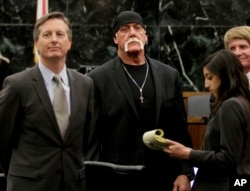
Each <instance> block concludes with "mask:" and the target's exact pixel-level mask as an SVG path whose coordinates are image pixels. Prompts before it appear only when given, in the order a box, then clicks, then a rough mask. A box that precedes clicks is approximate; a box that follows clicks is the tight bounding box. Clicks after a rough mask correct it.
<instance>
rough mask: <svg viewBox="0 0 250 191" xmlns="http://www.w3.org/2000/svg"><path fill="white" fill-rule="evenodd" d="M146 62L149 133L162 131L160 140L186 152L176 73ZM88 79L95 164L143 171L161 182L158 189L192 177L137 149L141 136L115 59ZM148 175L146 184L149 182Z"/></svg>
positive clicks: (165, 157) (142, 148)
mask: <svg viewBox="0 0 250 191" xmlns="http://www.w3.org/2000/svg"><path fill="white" fill-rule="evenodd" d="M147 61H148V63H149V65H150V69H151V72H152V78H153V82H154V85H155V98H156V99H155V103H156V104H155V108H154V112H155V116H156V119H155V121H154V122H153V124H154V125H153V126H152V127H151V129H157V128H160V129H163V130H164V132H165V137H166V138H170V139H173V140H176V141H179V142H181V143H183V144H185V145H188V146H191V145H192V143H191V138H190V135H189V133H188V129H187V121H186V111H185V107H184V102H183V99H182V91H181V86H180V81H179V75H178V72H177V70H175V69H174V68H172V67H170V66H168V65H166V64H163V63H161V62H159V61H157V60H154V59H151V58H147ZM88 75H89V76H90V77H91V78H92V79H93V81H94V86H95V91H94V92H95V122H96V127H97V129H98V130H99V136H100V145H101V147H100V148H101V159H100V160H101V161H104V162H111V163H115V164H121V165H145V166H146V167H147V168H149V169H151V170H152V171H154V172H155V173H156V172H157V174H161V175H162V176H161V175H160V176H161V177H165V178H164V180H163V181H164V183H163V184H167V183H166V181H167V179H168V180H170V183H169V184H171V186H172V183H173V182H172V180H173V179H175V178H176V176H177V175H178V174H182V173H186V172H188V171H192V169H191V168H190V166H189V165H186V164H184V163H181V162H180V161H179V160H175V159H172V158H170V157H169V156H168V155H167V154H166V153H163V152H162V151H152V150H150V149H148V148H146V147H145V145H144V144H143V141H142V135H143V133H144V132H145V130H144V131H143V127H142V123H141V122H140V120H141V119H140V118H139V115H138V112H137V109H136V106H135V103H134V99H133V96H132V93H131V90H130V86H129V84H128V81H127V77H126V73H125V72H124V69H123V67H122V63H121V62H120V59H119V58H118V57H115V58H114V59H111V60H110V61H108V62H106V63H104V64H103V65H101V66H99V67H98V68H96V69H94V70H93V71H91V72H90V73H89V74H88ZM152 91H153V88H152ZM148 130H149V129H148ZM154 172H152V175H151V178H154ZM159 182H161V180H160V179H159Z"/></svg>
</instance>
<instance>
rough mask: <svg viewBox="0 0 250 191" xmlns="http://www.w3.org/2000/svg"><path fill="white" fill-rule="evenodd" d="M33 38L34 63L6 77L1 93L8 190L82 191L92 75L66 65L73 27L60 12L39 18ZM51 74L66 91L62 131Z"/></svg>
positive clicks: (0, 132)
mask: <svg viewBox="0 0 250 191" xmlns="http://www.w3.org/2000/svg"><path fill="white" fill-rule="evenodd" d="M33 38H34V43H35V46H36V48H37V50H38V52H39V54H40V61H39V63H38V64H37V65H35V66H34V67H32V68H30V69H27V70H25V71H22V72H19V73H16V74H14V75H12V76H9V77H7V78H6V79H5V81H4V84H3V90H2V92H1V94H0V137H1V138H0V156H1V157H0V164H1V168H2V169H3V170H4V173H5V175H6V177H7V191H27V190H28V191H38V190H39V191H40V190H44V191H79V190H81V191H84V190H85V187H86V186H85V167H84V157H86V158H89V157H90V155H89V154H88V153H87V152H86V151H87V149H88V148H90V145H91V143H93V142H92V138H93V136H92V135H93V134H92V130H93V129H92V128H91V124H92V122H91V121H92V115H93V81H92V80H91V78H89V77H87V76H85V75H83V74H80V73H78V72H77V71H74V70H71V69H67V67H66V64H65V62H66V55H67V52H68V50H69V49H70V47H71V43H72V30H71V26H70V23H69V21H68V19H67V18H66V17H65V16H64V15H63V13H61V12H51V13H49V14H47V15H45V16H43V17H42V18H41V19H39V20H38V21H37V23H36V25H35V28H34V31H33ZM56 74H57V75H59V76H60V78H61V79H62V82H61V83H62V86H63V90H64V91H63V92H64V95H66V100H65V101H63V102H61V105H64V104H65V103H67V107H65V108H66V110H67V113H66V116H65V117H64V118H63V119H66V121H67V122H66V123H64V124H66V125H65V126H66V130H65V133H62V132H61V131H60V127H59V124H60V123H59V122H57V120H58V121H59V119H57V117H56V116H57V115H56V112H55V110H54V109H53V102H54V100H55V99H57V97H55V98H54V94H55V93H54V89H55V88H56V86H57V85H56V83H55V82H54V81H53V77H54V76H55V75H56ZM67 124H68V125H67Z"/></svg>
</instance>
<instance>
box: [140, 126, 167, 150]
mask: <svg viewBox="0 0 250 191" xmlns="http://www.w3.org/2000/svg"><path fill="white" fill-rule="evenodd" d="M163 135H164V131H163V130H162V129H154V130H151V131H147V132H145V133H144V134H143V136H142V139H143V143H144V144H145V145H146V146H147V147H148V148H150V149H152V150H162V149H163V148H164V147H166V146H167V143H166V140H165V138H164V137H163Z"/></svg>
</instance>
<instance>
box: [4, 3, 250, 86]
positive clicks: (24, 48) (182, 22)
mask: <svg viewBox="0 0 250 191" xmlns="http://www.w3.org/2000/svg"><path fill="white" fill-rule="evenodd" d="M38 2H42V0H41V1H38V0H0V55H2V56H3V57H4V58H7V59H8V61H9V63H8V64H7V65H8V67H9V68H10V69H11V70H12V72H13V73H16V72H19V71H22V70H25V69H26V68H28V67H32V66H34V65H35V62H34V53H33V48H34V46H33V38H32V30H33V27H34V23H35V21H36V18H37V12H38V11H37V9H38V8H37V5H38V4H39V3H38ZM47 8H48V10H47V11H48V12H51V11H62V12H64V13H65V15H66V16H67V17H68V18H69V19H70V21H71V23H72V25H73V46H72V49H71V50H70V52H69V55H68V57H67V65H68V67H69V68H73V69H76V70H78V71H79V72H82V73H86V72H89V71H90V70H92V69H94V68H95V67H98V66H99V65H101V64H103V63H104V62H105V61H107V60H108V59H110V58H112V57H114V56H115V55H116V48H115V46H114V44H113V39H112V27H111V24H112V20H113V18H114V17H115V16H116V15H117V14H118V13H119V12H121V11H124V10H134V11H136V12H138V13H140V14H141V16H142V17H143V18H144V23H145V24H146V25H147V32H148V36H149V44H148V45H147V47H146V52H147V54H148V55H149V56H151V57H152V58H155V59H158V60H160V61H162V62H164V63H166V64H168V65H171V66H173V67H175V68H177V69H178V71H179V72H180V75H181V82H182V86H183V90H184V91H203V90H204V88H203V75H202V70H201V64H202V61H203V59H204V57H205V56H206V55H207V54H209V53H212V52H214V51H216V50H218V49H221V48H224V47H223V35H224V33H225V31H226V30H227V29H229V28H231V27H233V26H238V25H247V24H248V20H249V19H248V18H250V0H147V1H145V0H53V1H52V0H48V6H47ZM5 61H6V60H5ZM1 62H2V61H0V63H1ZM0 70H3V69H1V68H0Z"/></svg>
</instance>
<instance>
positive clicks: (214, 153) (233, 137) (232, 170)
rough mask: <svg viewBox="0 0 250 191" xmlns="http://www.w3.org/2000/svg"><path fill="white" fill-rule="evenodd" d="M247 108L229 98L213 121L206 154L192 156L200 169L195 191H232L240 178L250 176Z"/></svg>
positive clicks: (206, 137) (207, 133)
mask: <svg viewBox="0 0 250 191" xmlns="http://www.w3.org/2000/svg"><path fill="white" fill-rule="evenodd" d="M244 105H245V103H243V102H241V99H239V98H237V97H232V98H229V99H227V100H226V101H224V103H223V104H222V105H221V107H220V109H219V110H218V112H217V114H216V115H215V117H213V118H211V120H210V121H209V123H208V125H207V127H206V131H205V134H204V139H203V150H193V151H191V154H190V160H191V161H192V163H193V164H194V165H195V166H196V167H198V168H199V170H198V172H197V175H196V178H195V181H194V184H193V188H192V190H194V191H195V190H197V191H198V190H199V191H200V190H202V191H211V190H220V191H228V190H229V189H230V188H231V189H232V188H233V184H234V182H235V180H236V178H237V175H248V176H249V175H250V139H249V134H250V122H249V111H247V110H245V109H244ZM246 107H247V106H246ZM238 178H240V177H239V176H238ZM236 188H237V187H234V189H236ZM240 190H241V189H240ZM242 190H249V189H246V188H245V189H244V188H243V189H242Z"/></svg>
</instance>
